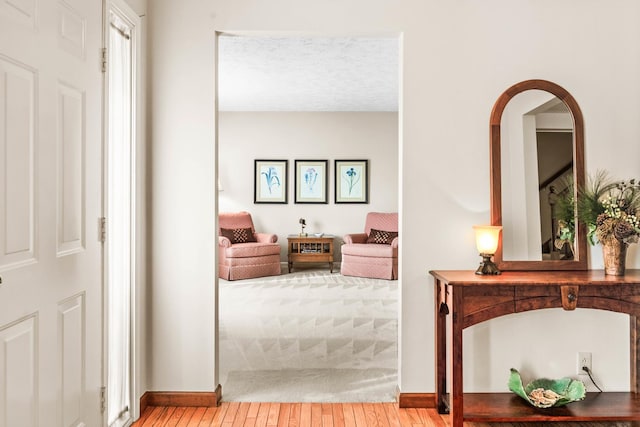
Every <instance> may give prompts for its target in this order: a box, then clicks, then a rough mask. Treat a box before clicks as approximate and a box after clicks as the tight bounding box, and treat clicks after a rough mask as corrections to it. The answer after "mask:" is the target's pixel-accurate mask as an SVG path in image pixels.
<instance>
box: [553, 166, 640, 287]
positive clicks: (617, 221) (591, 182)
mask: <svg viewBox="0 0 640 427" xmlns="http://www.w3.org/2000/svg"><path fill="white" fill-rule="evenodd" d="M567 186H568V190H567V191H566V192H565V193H563V195H562V197H559V198H558V200H557V201H556V208H555V219H556V220H557V221H558V232H557V236H556V239H555V242H554V244H555V246H556V247H557V248H558V249H561V248H562V247H563V246H564V245H565V244H567V243H568V244H569V245H570V247H571V248H572V245H573V242H574V238H575V230H576V224H575V220H576V216H577V220H578V221H580V222H582V223H584V224H585V225H586V226H587V238H588V240H589V243H591V244H592V245H595V244H596V243H600V244H601V245H602V253H603V258H604V269H605V273H606V274H612V275H624V270H625V257H626V250H627V246H629V244H631V243H637V242H638V240H639V238H640V182H638V181H636V180H635V179H631V180H629V181H620V180H615V179H612V178H611V177H609V174H608V173H607V172H605V171H598V172H597V173H596V174H595V176H593V177H590V178H589V179H588V182H587V185H586V186H585V187H584V188H579V189H578V192H577V194H578V196H577V199H576V198H575V197H574V194H575V192H574V190H573V183H572V182H571V181H568V182H567ZM576 208H577V209H578V213H577V215H576V214H575V209H576Z"/></svg>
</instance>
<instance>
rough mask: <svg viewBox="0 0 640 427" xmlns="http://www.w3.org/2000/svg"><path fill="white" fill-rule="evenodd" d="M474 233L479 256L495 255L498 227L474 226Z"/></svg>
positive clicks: (499, 227)
mask: <svg viewBox="0 0 640 427" xmlns="http://www.w3.org/2000/svg"><path fill="white" fill-rule="evenodd" d="M473 229H474V230H475V232H476V246H477V248H478V252H479V253H481V254H491V255H493V254H495V253H496V250H497V249H498V240H499V238H500V230H502V227H501V226H499V225H474V226H473Z"/></svg>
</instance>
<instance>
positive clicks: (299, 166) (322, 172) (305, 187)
mask: <svg viewBox="0 0 640 427" xmlns="http://www.w3.org/2000/svg"><path fill="white" fill-rule="evenodd" d="M295 166H296V168H295V169H296V171H295V186H296V194H295V203H328V202H329V200H328V196H327V192H328V191H327V190H328V188H329V186H328V182H327V166H328V161H327V160H296V161H295Z"/></svg>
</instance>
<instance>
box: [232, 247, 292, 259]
mask: <svg viewBox="0 0 640 427" xmlns="http://www.w3.org/2000/svg"><path fill="white" fill-rule="evenodd" d="M224 254H225V255H226V257H227V258H249V257H260V256H266V255H278V257H280V245H274V244H272V243H266V244H256V243H236V244H235V245H232V246H230V247H228V248H225V249H224Z"/></svg>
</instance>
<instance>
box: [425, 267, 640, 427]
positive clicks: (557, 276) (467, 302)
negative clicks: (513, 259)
mask: <svg viewBox="0 0 640 427" xmlns="http://www.w3.org/2000/svg"><path fill="white" fill-rule="evenodd" d="M429 273H430V274H431V275H432V276H433V277H434V278H435V351H436V399H437V405H438V412H440V413H450V414H451V425H452V426H454V427H462V425H463V424H462V423H463V420H466V421H475V422H515V421H537V422H547V421H604V420H607V421H636V420H640V393H638V392H639V391H640V360H639V356H640V355H639V354H638V348H639V345H638V344H639V341H640V270H627V272H626V275H625V276H620V277H618V276H605V275H604V272H603V271H601V270H591V271H536V272H534V271H526V272H516V271H508V272H502V274H501V275H498V276H479V275H476V274H475V273H474V271H430V272H429ZM553 307H562V308H564V309H565V310H574V309H575V308H576V307H579V308H594V309H599V310H609V311H615V312H619V313H626V314H628V315H629V317H630V335H631V343H630V349H631V356H630V361H631V385H630V388H629V389H630V390H631V391H630V392H620V393H619V392H615V393H611V392H610V393H593V392H589V393H587V397H586V399H585V400H583V401H580V402H573V403H570V404H569V405H567V406H563V407H559V408H550V409H537V408H534V407H532V406H530V405H528V404H527V403H526V402H525V401H524V400H522V399H521V398H520V397H518V396H516V395H515V394H513V393H463V390H462V387H463V381H462V344H463V343H462V331H463V329H464V328H467V327H469V326H472V325H475V324H477V323H480V322H484V321H486V320H489V319H493V318H495V317H499V316H503V315H505V314H511V313H519V312H523V311H529V310H539V309H543V308H553ZM447 334H448V335H449V337H450V339H451V354H449V355H448V354H447ZM447 358H448V359H449V369H450V373H449V375H447ZM508 368H510V366H507V367H505V383H506V375H507V374H506V373H508ZM447 380H450V381H451V388H450V396H447ZM447 397H449V398H448V399H447Z"/></svg>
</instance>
